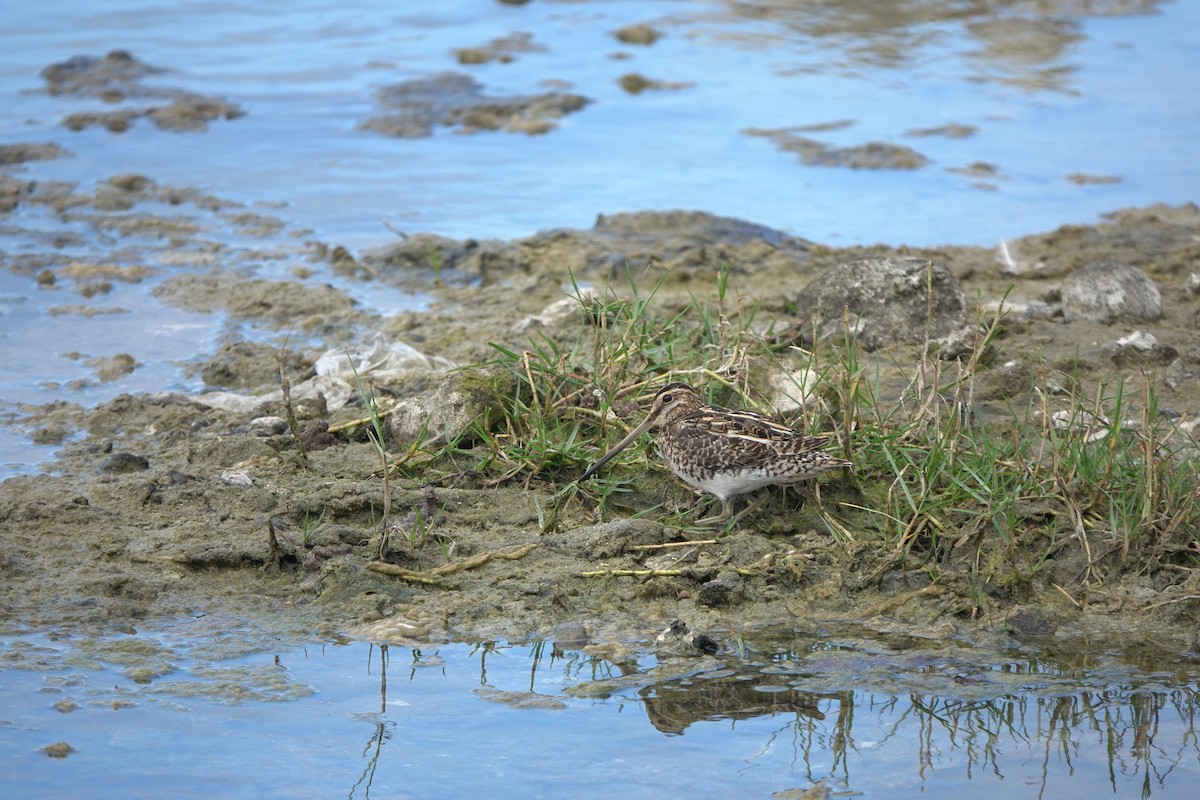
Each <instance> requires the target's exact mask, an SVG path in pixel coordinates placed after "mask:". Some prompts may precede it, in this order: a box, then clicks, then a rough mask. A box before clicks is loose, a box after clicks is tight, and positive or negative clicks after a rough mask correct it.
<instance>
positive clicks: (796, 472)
mask: <svg viewBox="0 0 1200 800" xmlns="http://www.w3.org/2000/svg"><path fill="white" fill-rule="evenodd" d="M648 430H654V431H656V432H657V434H658V449H659V451H660V452H661V453H662V456H663V460H665V461H666V462H667V466H668V467H670V468H671V471H672V472H674V473H675V474H676V475H678V476H679V477H680V478H682V479H683V480H684V481H686V482H687V483H688V484H690V485H692V486H694V487H696V488H697V489H700V490H702V491H705V492H708V493H709V494H712V495H716V496H717V498H718V499H720V501H721V513H720V514H718V515H716V516H713V517H708V518H706V519H702V520H698V522H699V523H700V524H704V525H708V524H714V523H718V522H724V521H726V520H728V519H730V517H732V516H733V503H732V502H731V501H732V499H733V498H734V497H736V496H737V495H739V494H745V493H746V492H752V491H754V490H755V489H761V488H762V487H764V486H770V485H772V484H792V483H799V482H801V481H804V480H808V479H809V478H815V477H816V476H817V475H820V474H822V473H824V472H829V471H830V470H835V469H840V468H841V467H849V466H852V463H851V462H850V461H847V460H846V459H844V458H838V457H837V456H831V455H829V454H828V453H826V452H824V451H822V450H821V448H822V447H823V446H824V445H825V444H826V443H827V442H828V441H829V437H828V436H806V435H805V434H803V433H800V432H799V431H796V430H792V429H791V428H789V427H787V426H786V425H781V424H780V423H778V422H775V421H774V420H772V419H770V418H768V417H764V416H763V415H762V414H756V413H754V412H753V411H731V410H730V409H727V408H718V407H716V406H710V405H708V404H707V403H705V402H704V401H703V400H701V399H700V395H699V394H697V393H696V390H695V389H693V388H692V387H691V386H688V385H687V384H686V383H681V382H679V381H675V382H674V383H668V384H667V385H666V386H664V387H663V388H661V389H659V390H658V394H656V395H654V402H653V404H652V405H651V406H650V413H649V414H648V415H647V416H646V419H645V420H644V421H643V422H642V424H641V425H638V426H637V427H636V428H634V429H633V430H632V431H630V433H629V435H628V436H626V437H625V438H624V439H622V440H621V441H619V442H617V444H616V445H615V446H614V447H613V448H612V449H611V450H609V451H608V452H607V453H605V454H604V456H603V457H602V458H601V459H600V460H599V461H597V462H596V463H595V464H593V465H592V466H591V467H589V468H588V470H587V471H586V472H584V473H583V475H581V476H580V477H579V480H581V481H582V480H585V479H587V478H589V477H591V476H592V475H593V474H595V472H596V471H597V470H598V469H600V468H601V467H602V466H604V465H605V464H606V463H608V460H609V459H611V458H612V457H613V456H615V455H616V454H617V453H619V452H621V450H623V449H624V448H626V447H628V446H629V445H630V444H631V443H632V442H633V441H634V440H636V439H637V438H638V437H639V436H641V435H642V434H643V433H645V432H646V431H648ZM755 505H757V504H755ZM753 507H754V506H751V508H753ZM749 510H750V508H747V509H746V511H749ZM746 511H743V512H742V513H743V514H744V513H746Z"/></svg>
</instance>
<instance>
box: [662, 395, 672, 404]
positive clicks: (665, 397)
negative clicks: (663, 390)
mask: <svg viewBox="0 0 1200 800" xmlns="http://www.w3.org/2000/svg"><path fill="white" fill-rule="evenodd" d="M669 402H671V395H669V394H664V395H663V403H664V404H665V403H669Z"/></svg>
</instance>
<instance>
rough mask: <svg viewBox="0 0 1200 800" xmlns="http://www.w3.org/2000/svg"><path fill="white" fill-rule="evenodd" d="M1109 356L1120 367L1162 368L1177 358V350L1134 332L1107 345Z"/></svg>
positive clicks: (1141, 332) (1151, 336)
mask: <svg viewBox="0 0 1200 800" xmlns="http://www.w3.org/2000/svg"><path fill="white" fill-rule="evenodd" d="M1109 354H1110V355H1111V356H1112V360H1113V362H1114V363H1116V364H1117V366H1121V367H1138V366H1163V365H1166V364H1170V363H1171V362H1173V361H1175V360H1177V359H1178V358H1179V351H1178V350H1176V349H1175V348H1174V347H1171V346H1170V345H1166V344H1163V343H1162V342H1160V341H1159V340H1158V338H1157V337H1155V336H1154V334H1152V333H1145V332H1143V331H1134V332H1133V333H1131V334H1129V335H1128V336H1123V337H1121V338H1120V339H1118V340H1117V341H1116V342H1115V343H1114V344H1112V345H1109Z"/></svg>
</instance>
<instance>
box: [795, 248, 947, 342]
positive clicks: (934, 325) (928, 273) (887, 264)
mask: <svg viewBox="0 0 1200 800" xmlns="http://www.w3.org/2000/svg"><path fill="white" fill-rule="evenodd" d="M797 305H798V306H799V307H800V308H801V309H807V310H809V311H810V312H811V313H813V314H818V315H819V319H820V320H821V323H822V328H821V329H822V336H836V335H838V333H840V331H841V330H842V318H843V316H842V315H843V309H848V310H849V313H850V317H851V321H852V323H854V324H855V325H856V327H857V330H858V336H859V341H860V342H861V343H862V345H863V346H864V347H866V348H867V349H868V350H876V349H878V348H880V347H882V346H883V345H885V344H888V343H890V342H896V341H908V342H920V341H924V339H925V337H926V335H928V336H929V338H930V339H938V338H941V337H944V336H950V335H951V334H953V333H955V332H956V331H958V330H960V329H962V327H963V326H964V325H965V324H966V307H967V303H966V298H965V297H964V296H963V292H962V287H961V286H960V285H959V283H958V279H957V278H955V277H954V275H953V274H952V273H951V272H950V270H948V269H946V268H945V267H943V266H941V265H940V264H931V263H930V262H929V261H927V260H925V259H922V258H895V257H891V256H885V257H883V258H868V259H864V260H862V261H857V262H854V263H852V264H839V265H837V266H833V267H829V268H828V269H826V270H824V271H822V272H821V273H820V274H818V275H817V276H816V277H815V278H814V279H813V280H812V281H811V282H810V283H809V284H808V286H806V287H805V288H804V290H803V291H801V292H800V297H799V299H798V300H797Z"/></svg>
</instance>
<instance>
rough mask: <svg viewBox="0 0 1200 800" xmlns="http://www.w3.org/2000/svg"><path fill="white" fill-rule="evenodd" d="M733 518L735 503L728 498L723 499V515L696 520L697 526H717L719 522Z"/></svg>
mask: <svg viewBox="0 0 1200 800" xmlns="http://www.w3.org/2000/svg"><path fill="white" fill-rule="evenodd" d="M732 516H733V503H732V502H731V501H730V500H729V498H728V497H722V498H721V513H720V514H717V515H716V516H712V517H705V518H704V519H698V520H696V524H697V525H716V524H717V523H719V522H725V521H726V520H728V519H729V518H730V517H732Z"/></svg>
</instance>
